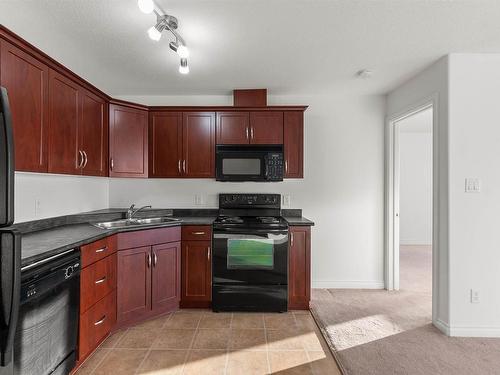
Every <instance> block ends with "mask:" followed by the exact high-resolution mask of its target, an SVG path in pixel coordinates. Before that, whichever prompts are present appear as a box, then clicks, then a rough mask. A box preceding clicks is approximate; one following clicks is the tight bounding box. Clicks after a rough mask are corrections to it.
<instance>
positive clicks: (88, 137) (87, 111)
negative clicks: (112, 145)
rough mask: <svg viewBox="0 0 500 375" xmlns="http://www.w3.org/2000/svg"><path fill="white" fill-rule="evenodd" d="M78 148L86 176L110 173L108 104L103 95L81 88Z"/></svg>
mask: <svg viewBox="0 0 500 375" xmlns="http://www.w3.org/2000/svg"><path fill="white" fill-rule="evenodd" d="M80 105H81V110H80V122H79V124H78V128H79V133H80V134H79V139H78V144H79V147H78V149H79V150H80V151H81V152H82V153H83V156H84V161H83V164H82V167H81V170H82V174H83V175H86V176H107V175H108V105H107V104H106V101H105V100H104V99H102V98H101V97H99V96H97V95H95V94H93V93H92V92H90V91H89V90H86V89H83V88H82V89H81V103H80Z"/></svg>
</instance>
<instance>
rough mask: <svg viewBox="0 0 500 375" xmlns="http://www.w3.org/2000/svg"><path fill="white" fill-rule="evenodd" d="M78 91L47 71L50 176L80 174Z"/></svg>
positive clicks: (81, 156)
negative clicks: (52, 174)
mask: <svg viewBox="0 0 500 375" xmlns="http://www.w3.org/2000/svg"><path fill="white" fill-rule="evenodd" d="M79 104H80V87H79V86H78V85H77V84H76V83H74V82H73V81H72V80H70V79H68V78H66V77H65V76H63V75H62V74H59V73H57V72H56V71H54V70H52V69H51V70H50V71H49V148H48V171H49V173H63V174H81V166H82V165H83V162H84V157H83V155H82V153H81V152H79V149H78V117H79V112H80V109H79V107H80V106H79Z"/></svg>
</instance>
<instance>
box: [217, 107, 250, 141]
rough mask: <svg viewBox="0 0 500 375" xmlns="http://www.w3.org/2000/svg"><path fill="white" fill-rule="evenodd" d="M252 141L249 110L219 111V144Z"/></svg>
mask: <svg viewBox="0 0 500 375" xmlns="http://www.w3.org/2000/svg"><path fill="white" fill-rule="evenodd" d="M249 142H250V114H249V113H248V112H217V144H218V145H246V144H248V143H249Z"/></svg>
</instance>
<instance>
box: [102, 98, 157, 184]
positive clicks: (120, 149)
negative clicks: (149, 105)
mask: <svg viewBox="0 0 500 375" xmlns="http://www.w3.org/2000/svg"><path fill="white" fill-rule="evenodd" d="M109 153H110V167H109V176H110V177H147V176H148V112H147V111H146V110H142V109H136V108H131V107H126V106H121V105H116V104H111V105H110V106H109Z"/></svg>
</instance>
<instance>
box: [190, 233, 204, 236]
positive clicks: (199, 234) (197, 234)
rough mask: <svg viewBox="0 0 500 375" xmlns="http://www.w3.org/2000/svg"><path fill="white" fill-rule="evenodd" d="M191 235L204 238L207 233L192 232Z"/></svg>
mask: <svg viewBox="0 0 500 375" xmlns="http://www.w3.org/2000/svg"><path fill="white" fill-rule="evenodd" d="M191 234H194V235H195V236H202V235H204V234H205V232H191Z"/></svg>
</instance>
